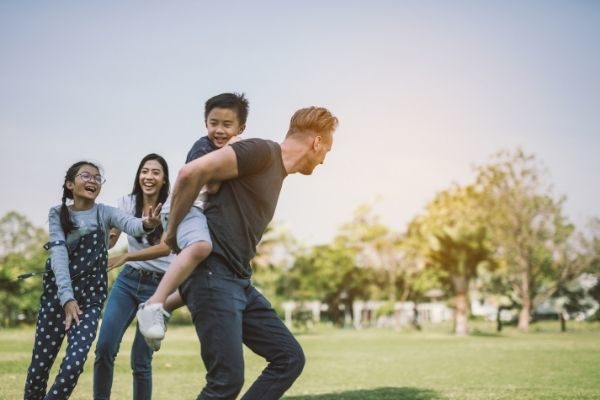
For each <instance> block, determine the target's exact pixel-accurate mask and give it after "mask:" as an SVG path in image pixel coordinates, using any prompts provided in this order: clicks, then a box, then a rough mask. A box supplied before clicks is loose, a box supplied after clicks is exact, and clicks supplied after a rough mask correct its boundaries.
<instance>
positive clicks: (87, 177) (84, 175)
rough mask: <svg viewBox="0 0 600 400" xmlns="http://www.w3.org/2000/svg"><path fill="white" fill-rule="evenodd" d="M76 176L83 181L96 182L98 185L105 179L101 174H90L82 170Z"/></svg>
mask: <svg viewBox="0 0 600 400" xmlns="http://www.w3.org/2000/svg"><path fill="white" fill-rule="evenodd" d="M76 176H78V177H80V178H81V180H83V181H84V182H92V181H94V182H96V183H97V184H98V185H102V184H103V183H104V182H106V179H105V178H104V177H103V176H102V175H92V174H90V173H89V172H82V173H80V174H77V175H76Z"/></svg>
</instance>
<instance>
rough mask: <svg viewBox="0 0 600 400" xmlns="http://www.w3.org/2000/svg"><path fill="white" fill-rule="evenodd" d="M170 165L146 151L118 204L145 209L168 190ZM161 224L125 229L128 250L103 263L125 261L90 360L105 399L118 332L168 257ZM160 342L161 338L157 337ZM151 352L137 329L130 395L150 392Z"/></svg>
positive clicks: (146, 397) (140, 398) (132, 211)
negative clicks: (134, 231)
mask: <svg viewBox="0 0 600 400" xmlns="http://www.w3.org/2000/svg"><path fill="white" fill-rule="evenodd" d="M169 188H170V183H169V167H168V165H167V162H166V161H165V159H164V158H163V157H161V156H160V155H158V154H155V153H151V154H148V155H146V156H145V157H144V158H142V160H141V161H140V164H139V166H138V168H137V172H136V174H135V179H134V181H133V190H132V191H131V194H128V195H126V196H124V197H122V198H120V199H119V201H118V208H119V209H120V210H121V211H123V212H125V213H127V214H128V215H132V216H135V217H142V216H145V215H148V213H149V212H150V210H151V209H153V208H154V209H155V208H156V207H157V205H158V204H164V203H165V201H166V200H167V197H168V196H169ZM162 234H163V229H162V226H158V227H157V228H156V229H155V230H154V231H153V232H150V233H148V234H143V235H137V236H132V235H127V242H128V251H127V253H125V254H122V255H119V256H114V257H111V258H109V259H108V269H109V270H111V269H114V268H117V267H120V266H121V265H123V264H124V265H125V267H124V268H123V270H122V271H121V273H120V274H119V275H118V277H117V279H116V280H115V282H114V283H113V286H112V289H111V291H110V294H109V296H108V300H107V302H106V307H105V309H104V314H103V318H102V325H101V327H100V333H99V335H98V341H97V342H96V360H95V362H94V399H95V400H108V399H110V393H111V389H112V384H113V372H114V367H115V358H116V357H117V353H118V352H119V347H120V344H121V340H122V339H123V334H124V333H125V331H126V330H127V328H128V327H129V325H130V323H131V321H132V320H133V318H134V317H135V313H136V311H137V309H138V305H139V304H140V303H142V302H144V301H146V300H148V298H149V297H150V296H151V295H152V294H153V293H154V291H155V290H156V288H157V287H158V283H159V282H160V280H161V279H162V277H163V275H164V273H165V271H166V270H167V267H168V266H169V263H170V262H171V260H172V257H171V256H170V254H171V249H170V248H169V247H168V246H167V245H166V244H165V243H164V242H162V241H161V238H162ZM120 235H121V231H120V230H118V229H115V228H113V230H112V231H111V233H110V242H109V247H112V246H114V244H115V243H116V242H117V240H118V239H119V236H120ZM158 344H160V342H158ZM152 353H153V349H151V348H150V347H149V346H148V345H147V344H146V342H145V340H144V337H143V336H142V334H141V333H140V331H139V329H136V333H135V338H134V340H133V345H132V347H131V363H130V364H131V369H132V372H133V397H132V398H133V399H134V400H150V399H151V398H152Z"/></svg>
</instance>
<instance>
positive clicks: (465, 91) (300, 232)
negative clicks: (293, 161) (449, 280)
mask: <svg viewBox="0 0 600 400" xmlns="http://www.w3.org/2000/svg"><path fill="white" fill-rule="evenodd" d="M598 38H600V2H596V1H568V2H567V1H552V0H550V1H486V2H480V1H452V2H447V1H400V0H394V1H383V0H372V1H368V2H367V1H353V0H343V1H337V0H336V1H327V0H324V1H313V0H304V1H301V2H285V1H283V2H282V1H261V0H258V1H252V2H245V1H227V2H214V1H213V2H207V1H176V2H165V1H127V0H124V1H102V2H99V1H98V2H91V1H88V2H77V1H53V2H42V1H27V2H23V1H12V0H5V1H2V2H0V140H1V142H0V143H1V144H0V169H1V171H2V173H3V176H2V182H3V189H2V196H1V197H0V198H1V200H0V216H1V215H4V214H5V213H7V212H9V211H11V210H16V211H18V212H20V213H22V214H24V215H26V216H27V217H28V218H29V219H30V220H31V221H32V222H34V223H35V224H37V225H40V226H47V225H46V224H47V215H48V209H49V208H50V207H51V206H53V205H55V204H58V203H60V198H61V195H62V190H61V186H62V180H63V177H64V173H65V172H66V170H67V168H68V167H69V166H70V165H71V164H72V163H74V162H76V161H79V160H81V159H87V160H91V161H95V162H98V163H99V164H100V165H101V166H102V167H103V169H104V174H105V176H106V177H107V182H106V184H105V185H104V187H103V188H102V192H101V194H100V196H99V198H98V201H99V202H103V203H107V204H113V205H114V204H115V203H116V199H117V198H119V197H120V196H123V195H124V194H126V193H129V192H130V191H131V188H132V186H133V180H134V175H135V172H136V168H137V165H138V163H139V161H140V160H141V158H142V157H143V156H144V155H146V154H147V153H150V152H157V153H159V154H161V155H163V156H164V157H165V158H166V159H167V161H168V162H169V165H170V169H171V173H170V176H171V179H175V177H176V174H177V171H178V169H179V168H180V167H181V166H182V165H183V163H184V161H185V155H186V153H187V151H188V150H189V148H190V146H191V145H192V143H193V142H194V141H195V140H196V139H197V138H199V137H200V136H203V135H205V134H206V129H205V127H204V120H203V118H204V117H203V111H204V108H203V107H204V102H205V101H206V100H207V99H208V98H209V97H212V96H213V95H216V94H219V93H222V92H243V93H245V94H246V96H247V97H248V99H249V101H250V114H249V117H248V122H247V128H246V130H245V132H244V134H243V137H245V138H250V137H261V138H266V139H271V140H275V141H278V142H280V141H281V140H282V139H283V137H284V135H285V133H286V131H287V127H288V124H289V119H290V117H291V115H292V114H293V112H294V111H295V110H297V109H298V108H302V107H306V106H311V105H316V106H324V107H327V108H328V109H330V110H331V111H332V112H333V113H334V114H335V115H336V116H337V117H338V118H339V120H340V125H339V128H338V130H337V132H336V133H335V143H334V147H333V150H332V151H331V153H330V154H329V155H328V157H327V160H326V162H325V164H324V165H323V166H319V167H318V168H317V170H316V171H315V173H314V174H313V175H312V176H297V175H292V176H289V177H288V178H287V179H286V182H285V183H284V187H283V190H282V193H281V196H280V198H279V204H278V209H277V211H276V214H275V217H274V222H275V223H276V224H277V225H279V226H280V227H282V228H284V229H287V230H288V231H289V232H290V233H291V234H292V235H294V236H295V237H296V238H297V239H299V240H300V241H301V242H303V243H306V244H318V243H325V242H327V241H329V240H331V239H332V238H333V237H334V236H335V234H336V233H337V231H338V229H339V227H340V226H341V225H342V224H344V223H346V222H349V221H350V220H351V219H352V217H353V215H354V211H355V210H356V209H357V207H358V206H359V205H361V204H364V203H369V204H373V207H374V211H375V212H376V214H378V215H379V216H380V218H381V222H383V223H384V224H386V225H388V226H389V227H390V229H392V230H394V231H398V232H402V231H403V230H404V229H405V227H406V225H407V223H408V222H410V220H411V219H412V218H414V217H415V216H416V215H417V214H419V213H420V212H422V211H423V208H424V207H425V205H426V204H427V202H428V201H430V200H432V199H433V198H434V196H435V195H436V193H437V192H439V191H442V190H444V189H447V188H449V187H450V186H451V185H452V184H453V183H458V184H467V183H469V182H472V181H473V179H474V178H475V172H474V168H473V167H474V166H475V165H482V164H485V163H487V162H489V161H490V157H491V155H492V154H494V153H496V152H497V151H499V150H502V149H508V150H515V149H517V148H519V147H520V148H522V149H523V150H524V151H525V152H526V153H528V154H534V155H535V156H536V158H537V159H538V160H540V161H541V162H543V163H544V165H545V166H546V168H547V170H548V174H549V180H550V182H551V183H552V184H553V190H554V193H555V194H556V195H557V196H561V195H565V196H566V197H567V201H566V203H565V212H566V214H567V215H568V217H569V218H570V219H571V220H572V221H573V222H574V223H575V224H577V225H578V226H581V225H584V224H585V222H586V221H587V220H588V219H589V218H591V217H593V216H600V185H599V184H598V178H597V176H598V171H599V170H600V168H599V167H600V157H599V156H598V153H599V150H600V108H599V104H600V73H599V71H600V40H598Z"/></svg>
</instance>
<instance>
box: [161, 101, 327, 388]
mask: <svg viewBox="0 0 600 400" xmlns="http://www.w3.org/2000/svg"><path fill="white" fill-rule="evenodd" d="M337 124H338V120H337V118H336V117H334V116H333V115H332V114H331V113H330V112H329V111H328V110H327V109H325V108H320V107H309V108H303V109H300V110H298V111H296V113H295V114H294V115H293V116H292V118H291V121H290V127H289V130H288V133H287V135H286V137H285V139H284V140H283V142H282V143H281V144H277V143H275V142H273V141H270V140H262V139H246V140H242V141H239V142H237V143H233V144H232V145H231V146H224V147H223V148H221V149H219V150H217V151H214V152H212V153H210V154H207V155H205V156H204V157H201V158H199V159H197V160H195V161H193V162H191V163H189V164H187V165H185V166H184V167H183V168H182V169H181V170H180V172H179V175H178V178H177V181H176V183H175V188H174V191H173V195H172V202H171V210H170V218H169V227H168V229H167V231H166V237H165V242H166V243H167V244H168V245H169V246H171V248H172V249H177V246H178V239H179V238H178V237H177V235H178V225H179V223H180V222H181V221H182V220H183V218H184V217H185V215H186V213H187V212H188V210H189V209H190V207H192V205H193V203H194V199H195V198H196V197H197V195H198V193H199V191H200V189H201V188H202V187H203V186H204V185H206V184H207V183H209V182H215V181H216V182H222V183H221V187H220V189H219V191H218V192H216V193H214V194H210V195H209V197H208V206H207V207H206V208H205V210H204V213H205V215H206V217H207V219H208V226H209V228H210V233H211V237H212V242H213V252H212V253H211V254H210V255H209V256H208V258H207V259H206V260H205V261H204V262H202V263H201V264H200V265H199V266H198V267H197V268H196V269H195V270H194V271H193V273H192V274H191V276H190V277H189V278H188V279H187V280H186V281H185V282H184V283H183V284H182V286H181V288H180V291H181V294H182V297H183V299H184V301H185V304H186V305H187V306H188V308H189V309H190V312H191V314H192V320H193V322H194V325H195V326H196V333H197V335H198V338H199V340H200V343H201V355H202V360H203V362H204V366H205V367H206V371H207V373H206V386H205V387H204V388H203V389H202V391H201V392H200V394H199V395H198V399H234V398H236V396H237V395H238V394H239V392H240V390H241V389H242V386H243V383H244V358H243V351H242V343H243V344H245V345H246V346H248V348H250V350H252V351H253V352H254V353H256V354H258V355H260V356H261V357H263V358H265V359H266V361H267V363H268V364H267V366H266V368H265V369H264V370H263V372H262V374H261V375H260V376H259V377H258V379H257V380H256V381H255V382H254V383H253V384H252V385H251V386H250V388H249V389H248V391H247V392H246V393H245V394H244V396H243V397H242V398H243V399H263V400H268V399H278V398H280V397H281V396H282V395H283V394H284V392H285V391H286V390H287V389H288V388H289V387H290V386H291V385H292V383H293V382H294V381H295V380H296V378H297V377H298V376H299V375H300V373H301V372H302V369H303V367H304V363H305V359H304V353H303V351H302V348H301V347H300V344H299V343H298V342H297V341H296V339H295V338H294V336H293V335H292V333H291V332H290V331H289V330H288V329H287V328H286V326H285V325H284V324H283V322H282V321H281V319H280V318H279V317H278V316H277V314H276V312H275V311H274V310H273V308H272V307H271V304H270V303H269V302H268V300H267V299H266V298H265V297H264V296H263V295H262V294H261V293H260V292H259V291H258V290H257V289H256V288H255V287H254V286H253V285H252V282H251V280H250V278H251V276H252V269H251V267H250V260H252V258H253V257H254V255H255V254H256V246H257V244H258V242H259V241H260V239H261V237H262V235H263V233H264V231H265V229H266V227H267V225H268V224H269V222H270V221H271V219H272V217H273V214H274V212H275V207H276V205H277V199H278V197H279V193H280V190H281V187H282V184H283V181H284V179H285V178H286V176H288V175H290V174H294V173H297V172H299V173H301V174H303V175H310V174H312V172H313V170H314V169H315V167H316V166H317V165H319V164H322V163H323V161H324V160H325V156H326V155H327V153H328V152H329V151H330V150H331V147H332V145H333V132H334V130H335V129H336V127H337Z"/></svg>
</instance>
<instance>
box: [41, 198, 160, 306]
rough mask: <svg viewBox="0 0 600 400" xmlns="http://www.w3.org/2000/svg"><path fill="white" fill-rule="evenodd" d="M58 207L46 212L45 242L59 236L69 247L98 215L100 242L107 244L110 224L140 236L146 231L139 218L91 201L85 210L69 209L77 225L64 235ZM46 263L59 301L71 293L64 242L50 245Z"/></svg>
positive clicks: (93, 224)
mask: <svg viewBox="0 0 600 400" xmlns="http://www.w3.org/2000/svg"><path fill="white" fill-rule="evenodd" d="M60 208H61V206H56V207H52V208H50V211H49V213H48V225H49V227H48V228H49V233H50V234H49V242H55V241H60V240H63V241H65V243H66V244H67V246H68V247H69V249H70V250H73V249H74V247H75V245H76V244H77V240H78V239H79V238H81V237H82V236H84V235H86V234H88V233H90V232H93V231H95V230H96V229H98V216H99V220H100V223H101V224H102V230H103V231H104V238H103V239H104V244H105V245H106V246H107V247H108V234H109V232H110V229H111V228H113V227H114V228H117V229H119V230H120V231H123V232H125V233H127V234H128V235H131V236H142V235H143V234H145V233H148V232H147V231H145V230H144V226H143V223H142V219H141V218H136V217H133V216H131V215H129V214H127V213H125V212H123V211H121V210H119V209H118V208H115V207H111V206H107V205H104V204H94V206H93V207H92V208H90V209H89V210H85V211H74V210H70V209H69V213H70V215H71V219H72V220H73V222H75V226H77V229H75V230H74V231H72V232H70V233H69V234H68V235H67V237H66V238H65V233H64V231H63V229H62V226H61V224H60ZM50 263H51V267H52V271H53V272H54V276H55V279H56V286H57V287H58V298H59V300H60V304H61V305H63V306H64V305H65V303H66V302H67V301H69V300H72V299H73V298H74V297H73V287H72V285H71V275H70V274H69V253H68V251H67V248H66V247H65V246H54V247H51V248H50Z"/></svg>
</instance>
